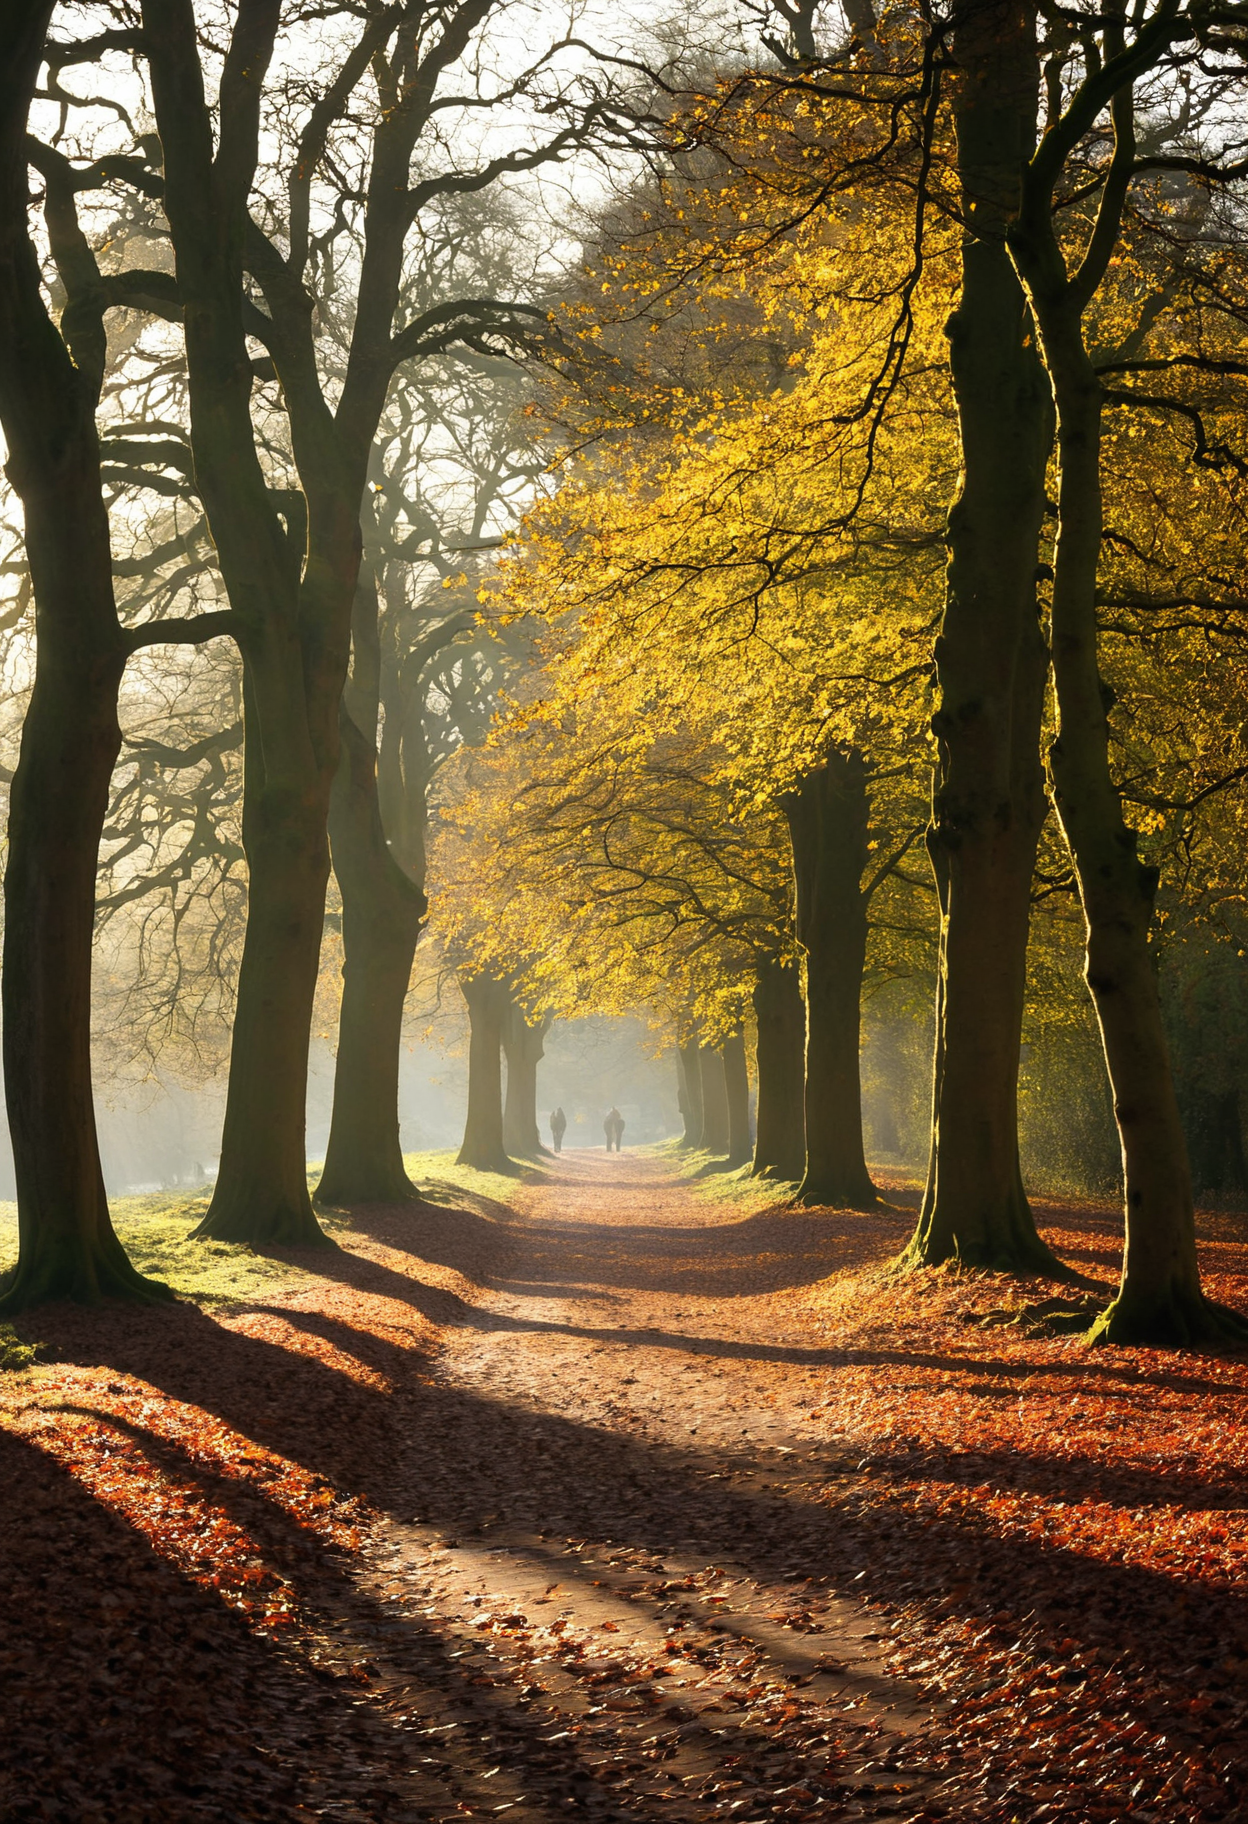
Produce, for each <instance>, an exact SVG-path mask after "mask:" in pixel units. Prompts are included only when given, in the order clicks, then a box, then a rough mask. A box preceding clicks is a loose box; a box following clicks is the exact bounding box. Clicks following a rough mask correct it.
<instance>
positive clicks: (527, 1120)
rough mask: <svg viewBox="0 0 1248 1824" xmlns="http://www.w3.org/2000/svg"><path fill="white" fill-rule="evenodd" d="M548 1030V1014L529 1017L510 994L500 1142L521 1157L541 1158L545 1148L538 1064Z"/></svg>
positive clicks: (504, 1025) (542, 1053)
mask: <svg viewBox="0 0 1248 1824" xmlns="http://www.w3.org/2000/svg"><path fill="white" fill-rule="evenodd" d="M549 1031H550V1018H549V1015H542V1016H541V1017H540V1018H538V1019H536V1020H530V1019H529V1018H528V1016H527V1014H526V1013H525V1010H524V1008H523V1007H522V1006H521V1005H520V1003H519V1001H517V1000H516V999H515V997H514V995H513V996H512V997H511V1001H510V1005H509V1007H508V1009H507V1014H506V1017H505V1018H504V1020H503V1033H502V1036H503V1052H504V1055H505V1056H506V1059H507V1095H506V1099H505V1100H504V1103H503V1146H504V1149H505V1150H506V1151H507V1152H508V1153H510V1154H512V1155H514V1156H515V1157H517V1158H520V1159H540V1158H541V1156H542V1154H543V1153H544V1152H545V1151H546V1148H545V1147H544V1146H543V1145H542V1135H541V1130H540V1128H539V1127H538V1122H537V1067H538V1064H539V1063H540V1062H541V1060H542V1057H543V1056H544V1054H545V1040H546V1034H547V1033H548V1032H549Z"/></svg>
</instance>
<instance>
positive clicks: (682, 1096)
mask: <svg viewBox="0 0 1248 1824" xmlns="http://www.w3.org/2000/svg"><path fill="white" fill-rule="evenodd" d="M676 1107H677V1108H678V1109H679V1111H680V1122H681V1136H680V1139H679V1140H678V1141H677V1143H676V1144H677V1145H678V1146H682V1147H683V1146H692V1145H693V1141H692V1139H691V1137H690V1136H691V1134H692V1131H693V1117H692V1114H691V1112H690V1107H689V1089H688V1085H687V1083H686V1081H685V1060H684V1056H683V1054H682V1052H681V1049H680V1046H679V1045H678V1046H677V1047H676Z"/></svg>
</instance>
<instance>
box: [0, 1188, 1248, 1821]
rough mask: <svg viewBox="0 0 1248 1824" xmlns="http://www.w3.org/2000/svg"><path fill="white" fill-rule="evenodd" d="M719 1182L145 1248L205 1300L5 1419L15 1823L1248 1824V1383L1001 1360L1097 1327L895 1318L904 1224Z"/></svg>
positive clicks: (1057, 1217)
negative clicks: (895, 1262) (280, 1236)
mask: <svg viewBox="0 0 1248 1824" xmlns="http://www.w3.org/2000/svg"><path fill="white" fill-rule="evenodd" d="M426 1163H427V1162H426ZM687 1172H688V1166H687V1164H682V1163H681V1161H680V1160H679V1158H678V1157H677V1156H676V1155H672V1154H668V1155H657V1154H650V1155H647V1154H644V1153H625V1154H623V1155H622V1156H618V1157H617V1156H606V1155H604V1154H602V1153H595V1154H591V1153H572V1154H564V1155H563V1156H562V1158H560V1159H559V1160H551V1161H549V1162H547V1164H546V1165H544V1166H542V1167H540V1168H537V1169H535V1170H533V1171H531V1172H528V1173H526V1174H525V1175H524V1176H523V1177H522V1178H521V1179H518V1180H508V1179H502V1178H485V1177H481V1176H477V1175H475V1174H459V1175H458V1181H457V1182H450V1181H449V1179H450V1174H445V1173H444V1174H443V1178H444V1180H445V1181H443V1182H441V1183H435V1184H433V1185H432V1186H430V1196H431V1198H432V1199H433V1200H434V1201H432V1202H431V1203H429V1204H427V1205H425V1206H422V1207H419V1208H401V1209H400V1208H390V1207H387V1208H371V1209H365V1210H357V1211H356V1212H354V1214H353V1216H352V1218H351V1219H350V1220H349V1221H346V1220H344V1221H342V1222H339V1223H337V1224H336V1225H335V1227H334V1234H335V1236H336V1239H337V1240H338V1242H339V1249H338V1250H337V1251H334V1252H325V1253H320V1254H316V1255H307V1254H304V1255H301V1256H299V1257H295V1256H293V1255H291V1256H287V1257H284V1258H282V1259H272V1258H266V1259H263V1260H260V1259H258V1258H257V1257H254V1256H250V1255H248V1254H247V1253H246V1251H243V1250H230V1249H216V1250H215V1251H214V1250H211V1249H209V1250H203V1249H198V1250H196V1249H193V1248H188V1247H187V1244H185V1243H183V1242H182V1241H181V1239H180V1237H181V1236H182V1235H183V1234H184V1232H185V1227H186V1226H187V1224H186V1218H187V1217H188V1216H193V1214H194V1210H193V1208H192V1207H191V1206H190V1205H189V1204H187V1205H184V1206H180V1207H179V1208H178V1209H177V1210H175V1211H173V1212H172V1213H171V1212H170V1210H169V1209H168V1208H167V1207H166V1208H164V1209H163V1211H162V1210H153V1211H152V1212H149V1220H148V1229H147V1230H145V1229H144V1220H145V1218H144V1211H143V1208H142V1207H140V1206H139V1205H135V1206H134V1207H133V1208H130V1209H129V1211H128V1214H127V1213H123V1214H125V1220H124V1222H123V1227H125V1228H126V1230H127V1242H128V1245H131V1246H132V1247H134V1248H136V1250H137V1251H140V1252H141V1251H142V1246H141V1245H140V1244H142V1241H143V1235H144V1234H145V1233H146V1234H147V1236H148V1240H147V1244H146V1245H147V1255H146V1259H147V1264H148V1265H149V1268H150V1267H152V1266H156V1265H159V1264H160V1261H161V1259H162V1258H165V1259H166V1260H167V1262H168V1264H169V1269H170V1274H171V1277H172V1279H173V1282H174V1283H175V1285H177V1286H178V1288H179V1290H180V1292H181V1294H182V1297H181V1299H180V1302H179V1303H177V1304H176V1305H171V1306H165V1307H154V1308H150V1309H143V1310H132V1309H121V1308H115V1309H102V1310H81V1309H75V1308H70V1307H46V1308H44V1309H43V1310H41V1311H39V1312H37V1313H34V1314H32V1316H31V1318H30V1319H29V1321H27V1322H25V1323H22V1324H20V1325H19V1326H18V1327H17V1328H18V1331H19V1333H20V1335H21V1336H22V1337H23V1338H24V1339H25V1340H26V1341H27V1342H28V1343H34V1342H38V1343H39V1344H40V1345H41V1349H40V1352H39V1360H38V1363H37V1365H35V1366H33V1367H26V1368H21V1367H19V1368H17V1369H16V1370H15V1371H14V1372H11V1373H8V1374H6V1375H4V1376H3V1377H0V1509H2V1512H0V1525H2V1526H3V1539H4V1545H3V1548H2V1549H3V1557H4V1561H5V1573H6V1574H5V1578H4V1589H5V1598H6V1600H5V1602H4V1605H3V1608H2V1609H0V1675H2V1676H3V1680H4V1690H5V1726H4V1729H3V1731H2V1732H0V1817H3V1818H4V1819H5V1820H14V1821H18V1820H23V1821H24V1820H27V1819H43V1818H50V1819H54V1820H58V1821H59V1820H74V1821H75V1824H77V1821H78V1820H82V1821H83V1824H130V1821H131V1820H134V1821H135V1824H147V1821H149V1820H150V1821H152V1824H156V1821H159V1824H166V1821H170V1824H173V1821H176V1824H182V1821H183V1820H187V1821H188V1824H189V1821H192V1820H195V1821H198V1820H201V1819H224V1820H235V1819H239V1820H252V1819H255V1820H267V1819H273V1820H285V1819H311V1818H329V1819H337V1820H347V1821H349V1824H363V1821H365V1820H368V1821H370V1824H373V1821H375V1824H392V1821H393V1824H399V1821H401V1820H409V1819H410V1820H439V1821H442V1820H445V1821H446V1824H450V1821H451V1820H456V1821H458V1820H463V1819H482V1820H484V1819H489V1818H506V1819H508V1820H511V1819H514V1820H516V1821H517V1824H520V1821H521V1820H526V1821H528V1820H532V1821H533V1824H537V1821H538V1820H541V1821H542V1824H552V1821H553V1820H556V1819H563V1818H571V1819H577V1818H585V1819H591V1820H599V1821H610V1820H614V1819H620V1820H632V1819H638V1820H645V1824H668V1821H670V1824H700V1821H702V1820H708V1821H709V1820H720V1819H724V1820H741V1821H743V1824H744V1821H747V1820H758V1821H759V1824H762V1821H763V1820H767V1821H769V1824H770V1820H773V1819H775V1820H789V1819H793V1820H815V1819H829V1820H832V1819H842V1818H866V1819H877V1818H885V1817H891V1818H896V1819H903V1820H910V1821H917V1820H929V1819H948V1820H962V1819H983V1820H992V1821H993V1824H998V1821H999V1824H1009V1821H1010V1820H1018V1821H1020V1824H1022V1821H1026V1824H1031V1821H1032V1820H1035V1821H1037V1824H1039V1821H1040V1820H1049V1819H1058V1818H1060V1819H1067V1820H1076V1821H1077V1820H1089V1821H1091V1820H1107V1821H1108V1820H1114V1821H1115V1824H1117V1820H1122V1819H1132V1820H1142V1821H1144V1824H1148V1821H1153V1824H1179V1821H1180V1820H1182V1821H1184V1824H1186V1821H1188V1820H1191V1821H1193V1824H1195V1821H1197V1820H1199V1821H1201V1824H1204V1821H1205V1820H1228V1821H1229V1820H1232V1819H1248V1405H1246V1401H1245V1396H1246V1395H1248V1359H1246V1358H1245V1357H1243V1356H1229V1355H1227V1356H1213V1355H1206V1354H1199V1355H1198V1354H1171V1355H1163V1354H1160V1353H1152V1352H1149V1351H1143V1350H1117V1351H1109V1350H1101V1351H1097V1352H1091V1353H1090V1352H1088V1351H1087V1350H1086V1349H1085V1348H1084V1347H1083V1345H1082V1344H1081V1343H1080V1342H1078V1341H1077V1340H1073V1339H1061V1340H1057V1339H1051V1338H1035V1337H1030V1336H1028V1335H1027V1334H1026V1333H1025V1332H1024V1331H1023V1330H1022V1329H1020V1328H996V1329H991V1330H984V1329H981V1328H978V1327H977V1326H976V1325H975V1324H974V1323H971V1322H968V1321H967V1320H968V1318H971V1317H973V1316H974V1315H975V1314H976V1313H983V1312H984V1311H987V1310H990V1309H992V1308H994V1307H999V1306H1001V1305H1002V1304H1013V1303H1021V1302H1022V1300H1023V1299H1024V1298H1026V1297H1032V1296H1035V1295H1037V1294H1039V1295H1040V1296H1043V1295H1044V1294H1045V1293H1046V1292H1048V1291H1050V1290H1053V1289H1054V1288H1050V1287H1048V1286H1046V1285H1045V1284H1044V1283H1043V1282H1031V1283H1029V1284H1027V1285H1025V1286H1020V1285H1019V1284H1018V1283H1017V1282H1013V1281H1006V1280H997V1279H993V1278H992V1277H990V1276H984V1275H979V1274H971V1273H965V1272H943V1273H936V1274H926V1275H921V1276H918V1277H916V1278H912V1279H910V1280H907V1281H903V1282H898V1281H896V1280H894V1279H891V1278H889V1277H888V1275H887V1272H886V1263H887V1262H888V1260H889V1259H890V1258H891V1257H892V1256H893V1255H894V1254H895V1253H896V1251H897V1249H898V1247H899V1245H900V1244H901V1243H902V1241H903V1240H904V1239H905V1237H906V1234H907V1233H908V1230H909V1228H910V1225H911V1223H912V1221H913V1211H912V1209H910V1208H907V1207H906V1204H907V1201H908V1197H907V1193H906V1192H905V1190H904V1188H903V1187H900V1186H894V1187H893V1189H892V1190H891V1191H890V1192H887V1193H886V1194H887V1195H889V1197H890V1205H889V1207H886V1208H884V1209H882V1210H880V1211H879V1212H877V1213H874V1214H870V1215H854V1214H848V1213H845V1212H833V1211H793V1210H789V1209H786V1208H783V1207H780V1206H777V1205H776V1204H774V1203H770V1204H769V1203H768V1202H767V1198H766V1194H765V1193H764V1192H763V1191H762V1190H761V1189H760V1187H758V1186H757V1185H754V1186H746V1185H742V1184H741V1183H740V1182H739V1181H737V1180H733V1179H727V1178H722V1177H703V1178H702V1179H700V1180H699V1179H693V1178H690V1177H689V1176H687V1175H685V1174H687ZM422 1182H424V1183H426V1185H429V1178H428V1175H427V1173H426V1174H425V1176H424V1177H423V1178H422ZM1041 1213H1042V1216H1043V1218H1044V1220H1045V1222H1046V1233H1047V1235H1048V1238H1049V1240H1050V1241H1051V1243H1052V1244H1053V1245H1054V1246H1055V1248H1056V1249H1057V1251H1058V1252H1059V1253H1060V1254H1062V1255H1063V1256H1064V1257H1065V1258H1066V1259H1068V1260H1070V1261H1072V1262H1073V1263H1074V1264H1075V1265H1077V1266H1078V1267H1079V1268H1080V1269H1081V1270H1082V1271H1084V1272H1086V1273H1088V1274H1090V1275H1091V1276H1093V1277H1094V1278H1099V1279H1100V1280H1101V1281H1102V1282H1103V1283H1104V1284H1106V1285H1107V1286H1108V1285H1109V1284H1110V1283H1111V1282H1112V1278H1113V1275H1114V1269H1115V1265H1116V1253H1117V1241H1116V1234H1115V1230H1116V1223H1115V1220H1114V1217H1113V1214H1112V1212H1110V1211H1107V1210H1104V1209H1096V1208H1092V1207H1086V1208H1079V1209H1074V1208H1070V1207H1065V1206H1064V1207H1061V1208H1056V1207H1049V1208H1045V1209H1043V1210H1042V1212H1041ZM1205 1226H1206V1234H1205V1238H1204V1241H1203V1251H1204V1265H1205V1269H1206V1273H1207V1275H1208V1278H1209V1282H1210V1284H1211V1286H1212V1289H1213V1290H1214V1292H1215V1294H1217V1295H1218V1296H1221V1297H1223V1298H1225V1299H1227V1300H1228V1301H1230V1302H1234V1303H1236V1304H1238V1305H1239V1306H1240V1307H1241V1308H1244V1307H1245V1306H1246V1305H1248V1247H1245V1246H1244V1245H1243V1243H1242V1241H1241V1240H1240V1239H1239V1238H1238V1234H1237V1231H1236V1226H1235V1224H1234V1223H1233V1222H1232V1220H1231V1219H1229V1218H1221V1219H1218V1218H1210V1219H1208V1221H1207V1222H1206V1225H1205ZM162 1249H163V1250H164V1253H163V1256H162ZM12 1359H13V1360H15V1361H17V1360H20V1356H18V1355H17V1354H14V1356H13V1358H12Z"/></svg>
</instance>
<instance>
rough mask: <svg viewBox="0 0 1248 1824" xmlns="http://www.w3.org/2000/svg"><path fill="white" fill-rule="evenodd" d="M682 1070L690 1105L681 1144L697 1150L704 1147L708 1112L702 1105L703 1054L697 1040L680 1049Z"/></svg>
mask: <svg viewBox="0 0 1248 1824" xmlns="http://www.w3.org/2000/svg"><path fill="white" fill-rule="evenodd" d="M680 1068H681V1074H682V1076H683V1079H684V1085H685V1099H686V1102H687V1103H688V1107H687V1109H685V1110H684V1111H682V1112H683V1113H684V1117H685V1137H684V1140H683V1141H682V1143H681V1144H682V1145H684V1146H688V1147H692V1148H694V1149H697V1148H699V1147H701V1145H702V1134H703V1131H704V1129H705V1126H706V1111H705V1109H704V1108H703V1105H702V1054H701V1047H700V1046H699V1045H698V1043H697V1041H696V1040H691V1041H690V1043H689V1044H687V1045H682V1046H681V1047H680Z"/></svg>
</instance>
